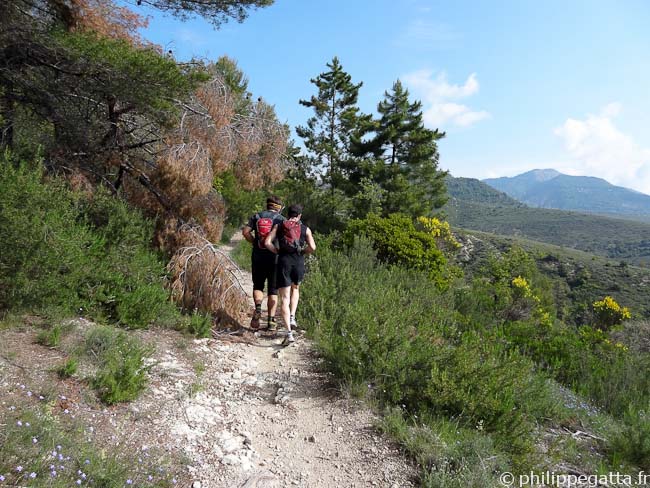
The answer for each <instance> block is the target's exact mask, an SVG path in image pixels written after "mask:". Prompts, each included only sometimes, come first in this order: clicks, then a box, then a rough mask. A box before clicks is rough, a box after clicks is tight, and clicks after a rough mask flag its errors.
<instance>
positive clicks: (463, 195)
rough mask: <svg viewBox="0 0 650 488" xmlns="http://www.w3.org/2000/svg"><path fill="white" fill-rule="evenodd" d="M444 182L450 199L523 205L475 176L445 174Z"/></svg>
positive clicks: (502, 204)
mask: <svg viewBox="0 0 650 488" xmlns="http://www.w3.org/2000/svg"><path fill="white" fill-rule="evenodd" d="M445 183H446V184H447V193H448V194H449V197H450V199H451V200H463V201H465V202H471V203H480V204H486V205H500V206H506V207H525V205H524V204H523V203H521V202H519V201H517V200H515V199H514V198H511V197H509V196H508V195H506V194H505V193H504V192H502V191H499V190H495V189H494V188H492V187H491V186H490V185H487V184H485V183H483V182H482V181H480V180H477V179H475V178H454V177H453V176H447V179H446V180H445Z"/></svg>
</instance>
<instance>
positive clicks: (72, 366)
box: [56, 358, 79, 379]
mask: <svg viewBox="0 0 650 488" xmlns="http://www.w3.org/2000/svg"><path fill="white" fill-rule="evenodd" d="M78 366H79V363H78V362H77V360H76V359H74V358H70V359H68V360H67V361H66V362H65V363H63V364H62V365H61V366H59V367H58V368H57V369H56V373H57V374H58V375H59V378H61V379H64V378H70V377H71V376H74V374H75V373H76V372H77V368H78Z"/></svg>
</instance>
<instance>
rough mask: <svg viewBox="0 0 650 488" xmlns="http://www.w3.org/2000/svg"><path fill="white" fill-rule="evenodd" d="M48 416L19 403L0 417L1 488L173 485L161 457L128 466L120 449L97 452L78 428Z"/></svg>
mask: <svg viewBox="0 0 650 488" xmlns="http://www.w3.org/2000/svg"><path fill="white" fill-rule="evenodd" d="M49 412H50V409H49V408H48V406H47V405H46V404H40V405H39V404H36V405H19V406H17V407H14V409H12V410H10V411H9V413H8V414H7V415H5V416H4V417H3V418H2V419H1V420H2V422H3V423H6V426H5V427H3V429H2V430H0V476H2V478H0V479H1V480H2V481H1V482H0V484H2V485H3V486H4V485H8V486H30V487H34V488H40V487H54V488H59V487H70V486H100V487H103V488H118V487H120V488H122V487H124V486H127V485H128V484H131V485H133V486H142V485H145V484H146V485H147V486H151V487H168V486H173V484H174V480H173V479H172V475H171V474H169V473H168V472H167V471H168V470H167V461H166V460H165V459H164V458H160V459H159V460H158V461H154V457H153V456H152V457H147V458H145V459H144V460H143V461H144V462H143V463H141V464H134V463H133V455H132V453H129V452H128V451H125V449H124V447H123V446H120V447H119V449H115V448H105V447H102V448H100V447H99V446H96V445H94V444H93V443H92V442H89V441H88V440H86V439H85V438H84V436H83V434H82V432H83V431H84V429H83V427H82V426H80V425H77V424H74V423H73V424H66V423H62V422H60V421H59V420H58V419H57V418H56V417H53V416H52V415H51V414H50V413H49ZM150 476H151V479H149V477H150Z"/></svg>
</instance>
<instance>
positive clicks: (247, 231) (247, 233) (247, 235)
mask: <svg viewBox="0 0 650 488" xmlns="http://www.w3.org/2000/svg"><path fill="white" fill-rule="evenodd" d="M241 233H242V235H243V236H244V239H246V240H247V241H248V242H250V243H251V244H252V243H253V242H255V237H253V229H251V228H250V227H249V226H247V225H246V226H244V228H243V229H242V231H241Z"/></svg>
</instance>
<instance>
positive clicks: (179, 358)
mask: <svg viewBox="0 0 650 488" xmlns="http://www.w3.org/2000/svg"><path fill="white" fill-rule="evenodd" d="M243 280H244V283H243V285H244V288H245V289H246V290H247V291H249V292H250V291H251V288H252V285H251V283H250V275H249V274H247V273H244V278H243ZM74 323H75V332H74V333H73V334H71V335H70V337H69V338H68V339H66V340H67V341H74V337H75V336H77V338H79V337H82V335H83V332H84V330H86V329H87V328H88V327H90V326H91V325H92V324H90V323H88V322H87V321H85V320H83V319H78V320H76V321H75V322H74ZM35 334H36V333H35V332H34V330H33V329H32V328H30V327H19V328H17V329H8V330H5V331H3V332H2V341H0V343H1V346H0V353H2V354H0V372H1V373H2V381H0V398H2V401H1V406H2V408H3V409H8V408H10V406H13V405H14V404H16V403H17V400H19V397H20V398H22V397H24V396H25V390H26V389H29V390H30V391H32V390H33V391H34V392H40V391H44V392H45V391H47V398H57V399H61V400H57V402H56V403H55V406H54V408H53V414H54V415H57V416H60V417H65V416H71V417H74V418H75V419H76V420H75V421H76V422H79V423H80V424H82V425H83V426H84V432H85V434H86V435H87V437H88V439H92V440H94V441H95V442H96V443H98V444H100V445H105V446H113V447H117V448H120V449H124V450H125V451H128V452H134V453H138V452H139V453H143V454H142V456H149V455H150V454H149V453H159V454H157V455H160V456H162V457H164V458H165V459H167V460H169V459H171V460H173V465H172V466H171V467H170V466H168V465H167V466H166V467H165V469H169V470H171V471H172V472H174V474H175V476H176V478H177V483H178V486H194V487H198V486H202V487H285V486H301V487H362V486H382V487H408V486H414V485H415V484H416V476H417V469H416V468H415V467H414V466H413V465H412V464H411V463H410V462H409V461H408V460H407V459H406V458H405V457H404V456H403V455H402V454H401V453H400V452H399V450H398V448H397V447H396V446H395V445H394V444H393V443H392V442H390V441H389V440H388V439H386V438H385V437H383V436H382V435H381V434H380V433H379V432H378V431H377V430H376V428H375V427H374V424H375V422H376V420H377V418H376V417H375V415H374V414H373V413H371V412H370V411H369V410H368V409H367V408H366V407H365V406H364V405H363V404H360V403H359V402H357V401H356V400H353V399H349V398H346V397H345V396H344V395H342V394H341V392H340V391H338V389H337V388H336V387H335V385H334V383H333V382H332V379H331V378H330V377H329V376H328V374H327V373H326V372H324V369H323V367H322V362H321V360H320V358H319V357H318V356H317V354H316V353H315V351H314V349H313V347H312V345H311V344H310V342H309V341H308V340H307V339H306V338H305V337H304V336H303V335H302V334H298V335H297V341H296V343H295V344H294V345H291V346H289V347H286V348H284V347H282V346H281V345H280V343H281V341H282V334H281V333H279V334H277V336H268V335H263V334H258V335H257V336H256V335H253V334H251V333H250V332H246V333H244V334H243V335H234V334H233V335H230V334H228V333H222V334H219V335H218V336H217V338H215V339H202V340H193V339H189V338H187V337H183V336H180V335H179V334H178V333H176V332H173V331H161V330H149V331H142V332H139V334H140V335H141V336H142V339H143V340H144V341H146V342H148V343H151V344H154V345H155V353H154V355H153V356H152V358H151V364H152V369H151V378H150V380H151V381H150V386H149V388H148V389H147V390H146V391H145V393H144V394H143V395H142V396H141V397H140V398H139V399H138V400H136V401H134V402H131V403H128V404H120V405H117V406H114V407H110V408H106V407H103V406H101V405H100V404H98V402H97V401H96V399H95V398H94V397H93V394H92V390H90V389H89V388H88V386H87V385H86V384H85V382H84V381H83V380H76V379H74V378H72V379H69V380H65V381H61V380H58V379H56V375H55V374H54V373H53V371H52V369H51V368H52V366H53V365H56V364H59V363H60V362H61V361H62V360H63V359H64V358H65V355H66V354H65V350H66V346H65V344H64V345H62V347H61V348H59V349H56V350H55V349H50V348H45V347H43V346H41V345H38V344H35V343H34V338H35ZM70 347H72V346H70ZM80 376H83V375H80ZM26 385H27V386H26ZM29 401H32V399H31V397H30V399H29ZM152 455H153V454H152ZM136 457H137V456H136ZM162 457H161V459H162ZM133 462H134V463H137V462H142V460H141V459H140V458H138V459H137V460H136V459H135V457H134V460H133ZM160 469H161V471H162V468H160Z"/></svg>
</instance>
